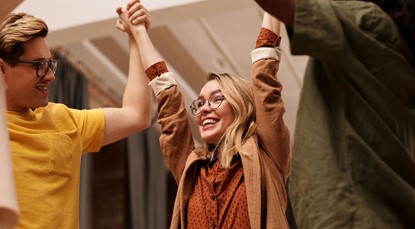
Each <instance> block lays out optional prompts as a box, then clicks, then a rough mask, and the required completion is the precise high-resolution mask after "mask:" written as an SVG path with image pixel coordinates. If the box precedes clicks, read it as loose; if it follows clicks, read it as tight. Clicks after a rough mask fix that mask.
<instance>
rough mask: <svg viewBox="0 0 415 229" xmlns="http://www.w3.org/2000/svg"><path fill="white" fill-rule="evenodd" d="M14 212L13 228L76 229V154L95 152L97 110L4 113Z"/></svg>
mask: <svg viewBox="0 0 415 229" xmlns="http://www.w3.org/2000/svg"><path fill="white" fill-rule="evenodd" d="M7 118H8V127H9V134H10V148H11V152H12V159H13V166H14V171H15V174H14V176H15V179H16V192H17V198H18V202H19V208H20V223H19V226H18V228H30V229H34V228H42V229H44V228H71V229H72V228H78V227H79V226H78V215H79V213H78V211H79V203H78V202H79V181H80V164H81V156H82V153H85V152H96V151H99V149H100V148H101V145H102V141H103V136H104V112H103V110H102V109H91V110H75V109H70V108H68V107H66V106H65V105H63V104H55V103H49V105H48V106H46V107H42V108H38V109H36V110H35V111H31V110H30V111H28V112H26V113H18V112H12V111H8V112H7Z"/></svg>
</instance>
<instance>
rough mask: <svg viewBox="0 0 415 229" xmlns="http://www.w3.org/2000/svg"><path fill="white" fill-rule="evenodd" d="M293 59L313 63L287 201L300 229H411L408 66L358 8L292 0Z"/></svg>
mask: <svg viewBox="0 0 415 229" xmlns="http://www.w3.org/2000/svg"><path fill="white" fill-rule="evenodd" d="M291 49H292V52H293V54H303V55H310V56H311V57H312V58H310V61H309V63H308V66H307V69H306V73H305V78H304V84H303V88H302V91H301V98H300V105H299V110H298V116H297V123H296V129H295V137H294V146H293V161H292V162H293V165H292V175H291V178H290V198H292V199H291V200H292V205H293V210H294V215H295V218H296V221H297V226H298V228H302V229H304V228H336V229H337V228H415V70H414V66H412V65H411V64H410V63H411V62H412V63H415V62H414V61H413V59H411V57H410V53H409V51H408V48H407V46H406V44H405V43H404V41H403V39H402V38H401V36H400V34H399V32H398V30H397V28H396V27H395V25H394V23H393V21H392V20H391V19H390V18H389V17H388V15H386V14H385V13H384V12H383V11H382V10H381V9H380V8H378V7H377V6H376V5H374V4H372V3H367V2H362V1H329V0H298V1H297V6H296V12H295V23H294V33H293V37H292V40H291Z"/></svg>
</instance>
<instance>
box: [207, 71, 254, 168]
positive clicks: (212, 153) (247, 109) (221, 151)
mask: <svg viewBox="0 0 415 229" xmlns="http://www.w3.org/2000/svg"><path fill="white" fill-rule="evenodd" d="M212 80H216V81H217V82H218V84H219V87H220V89H221V91H222V94H223V95H224V96H225V99H226V101H227V102H228V103H229V104H230V105H231V107H232V109H233V112H234V115H235V119H234V121H233V122H232V124H231V125H230V126H229V127H228V128H227V130H226V132H225V133H224V135H223V136H222V137H221V140H220V141H219V143H218V144H217V145H211V144H207V143H205V144H204V145H203V146H202V150H203V153H204V154H205V156H206V157H207V158H209V159H211V160H213V159H214V158H216V157H218V158H219V160H220V162H221V164H222V166H223V167H224V168H229V167H230V164H231V162H232V159H233V157H234V156H235V155H237V154H244V153H245V152H243V151H242V145H243V143H244V142H245V141H246V139H247V138H248V137H249V136H250V135H252V134H253V133H254V131H255V129H256V124H255V121H256V110H255V103H254V93H253V91H252V87H251V85H250V84H249V83H248V82H247V81H245V80H244V79H242V78H241V77H239V76H236V75H231V74H227V73H223V74H214V73H212V74H209V75H208V81H212Z"/></svg>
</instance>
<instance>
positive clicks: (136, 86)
mask: <svg viewBox="0 0 415 229" xmlns="http://www.w3.org/2000/svg"><path fill="white" fill-rule="evenodd" d="M129 43H130V59H129V72H128V81H127V85H126V87H125V91H124V97H123V101H122V105H123V108H132V109H133V110H134V112H136V114H137V117H138V118H139V120H142V121H143V122H144V123H146V121H149V120H150V119H151V88H150V86H149V85H148V82H149V81H148V79H147V77H146V75H145V72H144V67H143V64H142V62H141V58H140V53H139V50H138V46H137V44H136V41H135V40H134V38H133V37H132V36H131V35H130V37H129ZM139 120H137V121H139Z"/></svg>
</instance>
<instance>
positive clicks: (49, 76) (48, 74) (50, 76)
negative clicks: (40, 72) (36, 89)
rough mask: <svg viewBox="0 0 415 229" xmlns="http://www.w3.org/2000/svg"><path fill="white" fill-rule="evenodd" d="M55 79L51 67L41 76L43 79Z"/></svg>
mask: <svg viewBox="0 0 415 229" xmlns="http://www.w3.org/2000/svg"><path fill="white" fill-rule="evenodd" d="M55 79H56V76H55V73H53V71H52V69H50V68H48V72H47V73H46V76H45V77H43V80H46V81H54V80H55Z"/></svg>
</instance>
